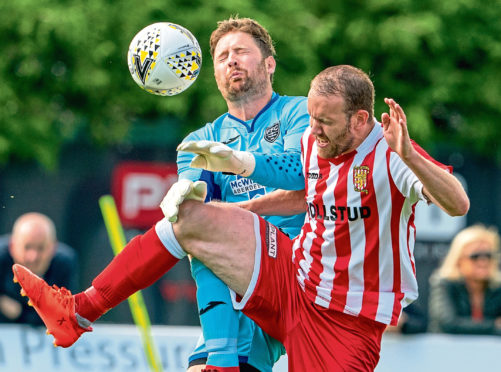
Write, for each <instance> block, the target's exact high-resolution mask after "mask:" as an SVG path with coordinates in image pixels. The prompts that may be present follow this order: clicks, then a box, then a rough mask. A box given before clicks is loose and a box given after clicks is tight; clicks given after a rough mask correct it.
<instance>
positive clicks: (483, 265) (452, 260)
mask: <svg viewBox="0 0 501 372" xmlns="http://www.w3.org/2000/svg"><path fill="white" fill-rule="evenodd" d="M430 284H431V287H430V301H429V310H430V330H431V331H435V332H446V333H464V334H496V335H501V275H500V271H499V235H498V233H497V231H496V230H495V229H493V228H487V227H485V226H482V225H474V226H471V227H468V228H466V229H464V230H462V231H461V232H459V233H458V234H457V235H456V237H455V238H454V240H453V241H452V244H451V248H450V250H449V253H448V254H447V256H446V257H445V260H444V262H443V264H442V266H441V267H440V268H439V269H438V270H437V272H436V273H435V274H434V275H432V277H431V280H430Z"/></svg>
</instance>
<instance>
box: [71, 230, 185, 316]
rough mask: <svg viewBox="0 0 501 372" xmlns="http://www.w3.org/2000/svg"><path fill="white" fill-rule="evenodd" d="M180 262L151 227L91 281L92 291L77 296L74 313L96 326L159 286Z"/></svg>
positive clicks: (88, 290)
mask: <svg viewBox="0 0 501 372" xmlns="http://www.w3.org/2000/svg"><path fill="white" fill-rule="evenodd" d="M178 261H179V259H178V258H176V257H174V256H173V255H172V254H170V252H169V251H168V250H167V249H166V248H165V247H164V245H163V244H162V242H161V241H160V239H159V238H158V235H157V233H156V231H155V227H152V228H151V229H149V230H148V231H147V232H146V233H144V234H143V235H139V236H136V237H135V238H134V239H132V240H131V241H130V242H129V243H128V244H127V245H126V246H125V248H124V249H123V251H122V252H120V254H118V255H117V256H116V257H115V258H114V259H113V260H112V261H111V262H110V263H109V265H108V266H106V267H105V268H104V270H103V271H102V272H101V273H100V274H99V275H98V276H97V277H96V278H95V279H94V280H93V281H92V287H90V288H89V289H87V290H86V291H85V292H81V293H78V294H77V295H75V312H77V313H78V314H79V315H80V316H82V317H84V318H85V319H87V320H89V321H91V322H93V321H95V320H96V319H97V318H99V317H100V316H101V315H103V314H104V313H105V312H106V311H108V310H109V309H111V308H113V307H115V306H117V305H118V304H119V303H120V302H122V301H123V300H125V299H127V298H128V297H129V296H130V295H132V294H133V293H135V292H137V291H139V290H140V289H143V288H146V287H148V286H150V285H151V284H153V283H154V282H156V281H157V280H158V279H160V277H161V276H162V275H163V274H165V273H166V272H167V271H169V270H170V269H171V268H172V267H173V266H174V265H175V264H176V263H177V262H178Z"/></svg>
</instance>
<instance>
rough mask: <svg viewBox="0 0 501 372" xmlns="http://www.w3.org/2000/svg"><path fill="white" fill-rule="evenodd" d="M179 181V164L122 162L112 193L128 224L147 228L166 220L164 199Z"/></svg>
mask: <svg viewBox="0 0 501 372" xmlns="http://www.w3.org/2000/svg"><path fill="white" fill-rule="evenodd" d="M176 181H177V167H176V164H175V163H157V162H124V163H121V164H119V165H118V166H117V167H116V168H115V169H114V171H113V176H112V195H113V197H114V198H115V202H116V204H117V209H118V214H119V216H120V219H121V221H122V223H123V225H124V227H126V228H137V229H147V228H150V227H151V226H153V224H154V223H155V222H157V221H159V220H160V219H162V218H163V214H162V211H161V209H160V202H161V201H162V199H163V197H164V196H165V194H166V193H167V190H169V188H170V187H171V186H172V184H173V183H174V182H176Z"/></svg>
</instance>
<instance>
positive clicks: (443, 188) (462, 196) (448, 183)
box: [381, 98, 470, 216]
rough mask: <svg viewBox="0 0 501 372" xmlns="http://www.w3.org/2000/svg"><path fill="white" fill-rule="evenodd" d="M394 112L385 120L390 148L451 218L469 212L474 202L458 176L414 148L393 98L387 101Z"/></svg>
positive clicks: (403, 116) (428, 194)
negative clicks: (471, 202)
mask: <svg viewBox="0 0 501 372" xmlns="http://www.w3.org/2000/svg"><path fill="white" fill-rule="evenodd" d="M385 102H386V104H388V106H389V107H390V113H389V114H388V113H384V114H383V115H382V117H381V122H382V124H383V132H384V137H385V139H386V141H387V142H388V145H389V146H390V147H391V148H392V150H393V151H395V152H396V153H397V154H398V155H399V156H400V158H401V159H402V161H403V162H404V163H405V164H406V165H407V166H408V167H409V169H411V170H412V172H413V173H414V174H415V175H416V176H417V177H418V179H419V180H420V181H421V183H422V184H423V194H424V195H425V197H426V198H428V199H429V200H430V201H431V202H433V203H434V204H436V205H438V206H439V207H440V208H441V209H442V210H444V211H445V212H446V213H447V214H449V215H451V216H462V215H464V214H466V212H468V209H469V207H470V201H469V199H468V196H467V195H466V192H465V190H464V189H463V186H462V185H461V183H460V182H459V181H458V179H457V178H456V177H454V176H453V175H452V174H450V173H449V172H448V171H446V170H444V169H443V168H441V167H439V166H438V165H436V164H435V163H433V162H432V161H430V160H428V159H426V158H425V157H424V156H423V155H422V154H420V153H419V152H418V151H417V149H416V148H415V147H414V146H413V145H412V143H411V140H410V138H409V132H408V131H407V119H406V117H405V113H404V111H403V109H402V107H400V105H399V104H397V103H396V102H395V101H394V100H393V99H388V98H385Z"/></svg>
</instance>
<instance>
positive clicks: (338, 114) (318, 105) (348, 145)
mask: <svg viewBox="0 0 501 372" xmlns="http://www.w3.org/2000/svg"><path fill="white" fill-rule="evenodd" d="M308 113H309V114H310V127H311V134H312V135H313V136H315V138H316V142H317V150H318V155H319V156H320V157H321V158H324V159H328V158H333V157H336V156H339V155H341V154H343V153H345V152H348V151H351V150H353V149H354V148H355V147H354V143H355V137H354V135H353V133H352V124H351V122H350V120H348V119H347V118H346V114H345V112H344V99H343V98H342V97H341V96H337V95H331V96H322V95H317V94H314V93H312V92H311V91H310V93H309V94H308Z"/></svg>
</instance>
